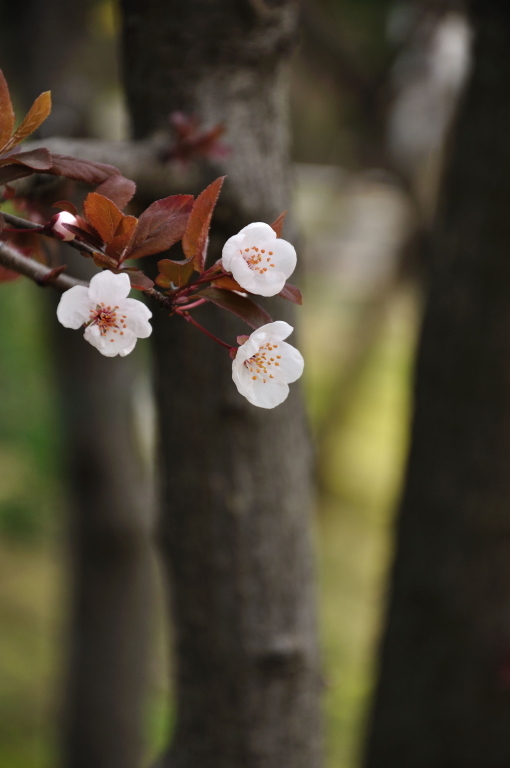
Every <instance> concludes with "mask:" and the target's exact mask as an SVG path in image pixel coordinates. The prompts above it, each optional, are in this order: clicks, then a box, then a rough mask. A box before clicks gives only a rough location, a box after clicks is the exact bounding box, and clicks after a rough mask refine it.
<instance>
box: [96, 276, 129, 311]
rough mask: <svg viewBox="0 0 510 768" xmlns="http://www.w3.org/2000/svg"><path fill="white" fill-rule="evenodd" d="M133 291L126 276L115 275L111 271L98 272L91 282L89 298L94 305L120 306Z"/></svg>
mask: <svg viewBox="0 0 510 768" xmlns="http://www.w3.org/2000/svg"><path fill="white" fill-rule="evenodd" d="M130 290H131V283H130V282H129V277H128V276H127V275H126V274H122V275H115V274H114V273H113V272H110V270H109V269H106V270H104V272H98V274H97V275H94V277H93V278H92V279H91V281H90V286H89V298H90V300H91V301H92V303H93V304H110V305H115V304H118V303H119V301H122V299H125V298H126V296H127V295H128V293H129V291H130Z"/></svg>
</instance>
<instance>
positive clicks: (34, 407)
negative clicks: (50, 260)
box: [0, 279, 58, 539]
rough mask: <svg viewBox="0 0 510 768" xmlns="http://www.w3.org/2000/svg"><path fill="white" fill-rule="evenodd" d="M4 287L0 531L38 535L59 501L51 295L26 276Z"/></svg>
mask: <svg viewBox="0 0 510 768" xmlns="http://www.w3.org/2000/svg"><path fill="white" fill-rule="evenodd" d="M0 292H1V293H0V360H1V365H0V393H1V397H0V461H1V463H2V468H3V470H2V473H0V533H2V534H4V535H6V536H11V537H14V538H16V539H34V538H37V537H38V536H39V535H40V534H41V533H42V531H43V530H44V528H45V526H47V524H48V522H49V521H50V520H52V519H54V518H55V508H56V506H57V491H56V470H57V459H56V453H57V446H58V436H57V434H56V430H55V418H54V416H55V414H54V401H53V391H52V385H51V379H50V373H49V362H50V361H49V359H48V344H47V339H46V338H45V328H44V322H42V320H43V315H44V309H45V306H44V305H45V301H46V296H45V295H44V294H43V292H42V291H41V290H40V289H38V288H37V287H36V286H35V285H32V284H30V283H29V281H27V280H24V279H20V280H19V281H17V282H16V283H11V284H9V285H5V286H0ZM14 329H15V331H16V332H15V333H13V330H14Z"/></svg>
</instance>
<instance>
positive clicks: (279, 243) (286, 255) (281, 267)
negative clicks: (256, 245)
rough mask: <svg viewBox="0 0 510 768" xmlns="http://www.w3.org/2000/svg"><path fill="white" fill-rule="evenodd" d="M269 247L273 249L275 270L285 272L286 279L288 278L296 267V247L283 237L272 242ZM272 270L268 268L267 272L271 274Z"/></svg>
mask: <svg viewBox="0 0 510 768" xmlns="http://www.w3.org/2000/svg"><path fill="white" fill-rule="evenodd" d="M269 247H270V248H271V249H272V251H273V254H272V263H273V264H274V265H275V271H278V272H283V274H284V275H285V279H287V278H288V277H290V276H291V274H292V273H293V272H294V270H295V269H296V262H297V255H296V249H295V248H294V246H293V245H292V244H291V243H289V242H287V240H282V239H281V238H278V239H277V240H275V241H274V242H272V243H270V244H269ZM270 271H271V270H268V272H267V273H266V274H269V273H270Z"/></svg>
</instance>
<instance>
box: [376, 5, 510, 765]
mask: <svg viewBox="0 0 510 768" xmlns="http://www.w3.org/2000/svg"><path fill="white" fill-rule="evenodd" d="M470 10H471V13H472V18H473V22H474V26H475V31H476V39H475V49H474V65H473V66H474V69H473V72H472V77H471V81H470V84H469V87H468V91H467V93H466V95H465V98H464V101H463V106H462V109H461V113H460V115H459V118H458V128H457V131H456V137H455V146H454V150H453V154H452V157H451V160H450V167H449V172H448V174H447V180H446V184H445V186H444V189H443V203H442V205H441V209H440V210H441V215H440V219H439V223H438V225H437V228H436V233H435V238H434V240H433V247H432V259H433V272H432V278H431V287H430V295H429V299H428V306H427V310H426V316H425V321H424V326H423V330H422V335H421V342H420V347H419V353H418V361H417V370H416V406H415V415H414V424H413V431H412V444H411V452H410V457H409V466H408V473H407V481H406V486H405V492H404V496H403V501H402V506H401V512H400V519H399V522H398V539H397V553H396V560H395V564H394V570H393V580H392V590H391V599H390V605H389V615H388V619H387V627H386V632H385V637H384V641H383V644H382V653H381V672H380V680H379V685H378V688H377V692H376V697H375V705H374V710H373V714H372V723H371V730H370V738H369V743H368V750H367V756H366V761H365V766H366V767H367V768H388V767H389V766H399V768H431V766H434V768H507V766H508V765H510V613H509V606H510V565H509V564H510V538H509V535H508V534H509V531H510V471H509V466H510V254H509V243H510V216H509V213H508V212H509V210H510V143H509V141H508V137H509V135H510V102H509V93H510V7H509V5H508V4H507V3H504V2H495V1H494V0H491V1H490V2H489V1H488V0H479V1H477V2H472V3H471V4H470Z"/></svg>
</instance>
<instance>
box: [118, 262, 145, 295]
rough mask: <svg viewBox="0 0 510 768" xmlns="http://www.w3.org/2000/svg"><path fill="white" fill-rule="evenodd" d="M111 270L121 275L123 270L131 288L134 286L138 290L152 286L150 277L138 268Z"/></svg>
mask: <svg viewBox="0 0 510 768" xmlns="http://www.w3.org/2000/svg"><path fill="white" fill-rule="evenodd" d="M113 272H115V273H116V274H117V275H121V274H122V273H123V272H125V273H126V275H127V276H128V277H129V279H130V281H131V288H136V289H137V290H138V291H150V289H151V288H152V287H153V286H154V283H153V281H152V280H151V279H150V277H147V275H146V274H145V273H144V272H142V271H141V270H140V269H136V268H135V267H125V268H124V269H114V270H113Z"/></svg>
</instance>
